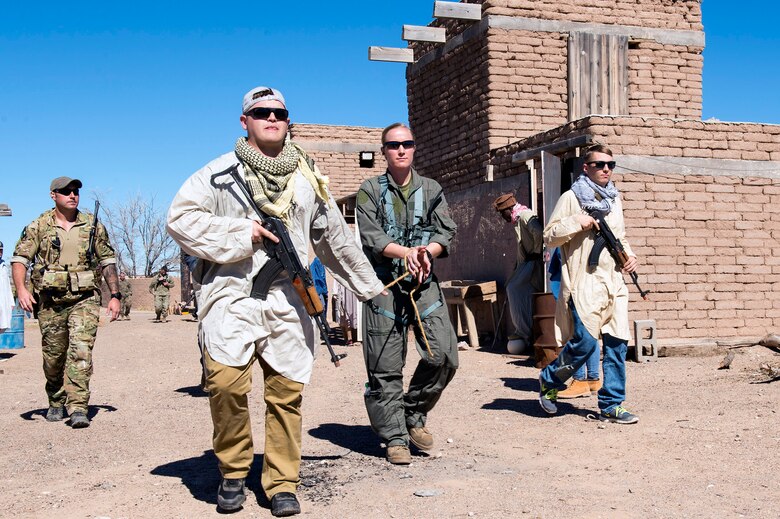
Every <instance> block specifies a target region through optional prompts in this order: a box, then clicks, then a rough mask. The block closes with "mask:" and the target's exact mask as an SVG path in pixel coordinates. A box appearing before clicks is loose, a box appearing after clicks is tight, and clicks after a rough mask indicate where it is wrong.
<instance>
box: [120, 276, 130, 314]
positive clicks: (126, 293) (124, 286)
mask: <svg viewBox="0 0 780 519" xmlns="http://www.w3.org/2000/svg"><path fill="white" fill-rule="evenodd" d="M119 291H120V292H121V293H122V308H121V309H120V310H119V318H120V319H121V320H124V319H127V320H128V321H129V320H130V307H131V306H133V285H132V284H131V283H130V280H129V279H127V276H125V273H124V272H120V273H119Z"/></svg>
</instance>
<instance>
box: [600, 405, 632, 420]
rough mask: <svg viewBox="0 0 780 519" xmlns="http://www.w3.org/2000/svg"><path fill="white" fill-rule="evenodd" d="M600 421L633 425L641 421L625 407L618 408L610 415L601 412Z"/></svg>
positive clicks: (609, 413)
mask: <svg viewBox="0 0 780 519" xmlns="http://www.w3.org/2000/svg"><path fill="white" fill-rule="evenodd" d="M599 420H601V421H602V422H612V423H620V424H631V423H637V422H638V421H639V417H638V416H637V415H635V414H632V413H629V412H628V410H627V409H626V408H625V407H621V406H617V407H615V408H614V409H612V411H610V412H608V413H607V412H605V411H601V412H600V413H599Z"/></svg>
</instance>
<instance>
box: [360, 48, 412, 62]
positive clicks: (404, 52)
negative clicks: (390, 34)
mask: <svg viewBox="0 0 780 519" xmlns="http://www.w3.org/2000/svg"><path fill="white" fill-rule="evenodd" d="M368 59H369V60H371V61H394V62H399V63H414V49H403V48H399V47H369V48H368Z"/></svg>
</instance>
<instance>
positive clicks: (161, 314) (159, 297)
mask: <svg viewBox="0 0 780 519" xmlns="http://www.w3.org/2000/svg"><path fill="white" fill-rule="evenodd" d="M170 301H171V295H170V294H169V293H167V292H166V293H165V294H154V313H155V314H157V319H166V318H167V317H168V306H169V305H170Z"/></svg>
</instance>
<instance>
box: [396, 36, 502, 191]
mask: <svg viewBox="0 0 780 519" xmlns="http://www.w3.org/2000/svg"><path fill="white" fill-rule="evenodd" d="M488 58H489V53H488V49H487V45H486V41H485V40H484V39H483V38H476V39H473V40H470V41H468V42H466V43H464V44H463V45H460V46H458V47H457V48H455V49H454V50H453V51H452V52H451V53H449V54H447V56H446V57H445V58H444V59H441V60H436V61H434V62H433V63H431V64H429V65H428V66H426V67H424V68H423V69H422V70H419V71H416V72H415V73H412V72H410V69H407V99H408V103H409V123H410V125H411V127H412V130H413V131H414V134H415V139H416V141H417V150H416V156H415V164H416V165H417V168H418V169H419V171H420V172H421V173H422V174H423V175H425V176H428V177H431V178H434V179H436V180H437V181H438V182H439V183H440V184H441V185H442V187H444V189H445V191H449V190H455V189H466V188H468V187H469V186H471V185H474V184H477V183H479V182H481V179H480V178H479V172H480V171H481V170H483V169H484V165H485V163H486V158H487V156H488V152H489V148H490V147H489V133H488V129H489V118H488V106H489V100H488V91H489V84H488V82H489V77H490V72H489V68H490V62H489V59H488ZM465 172H468V174H464V173H465Z"/></svg>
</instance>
